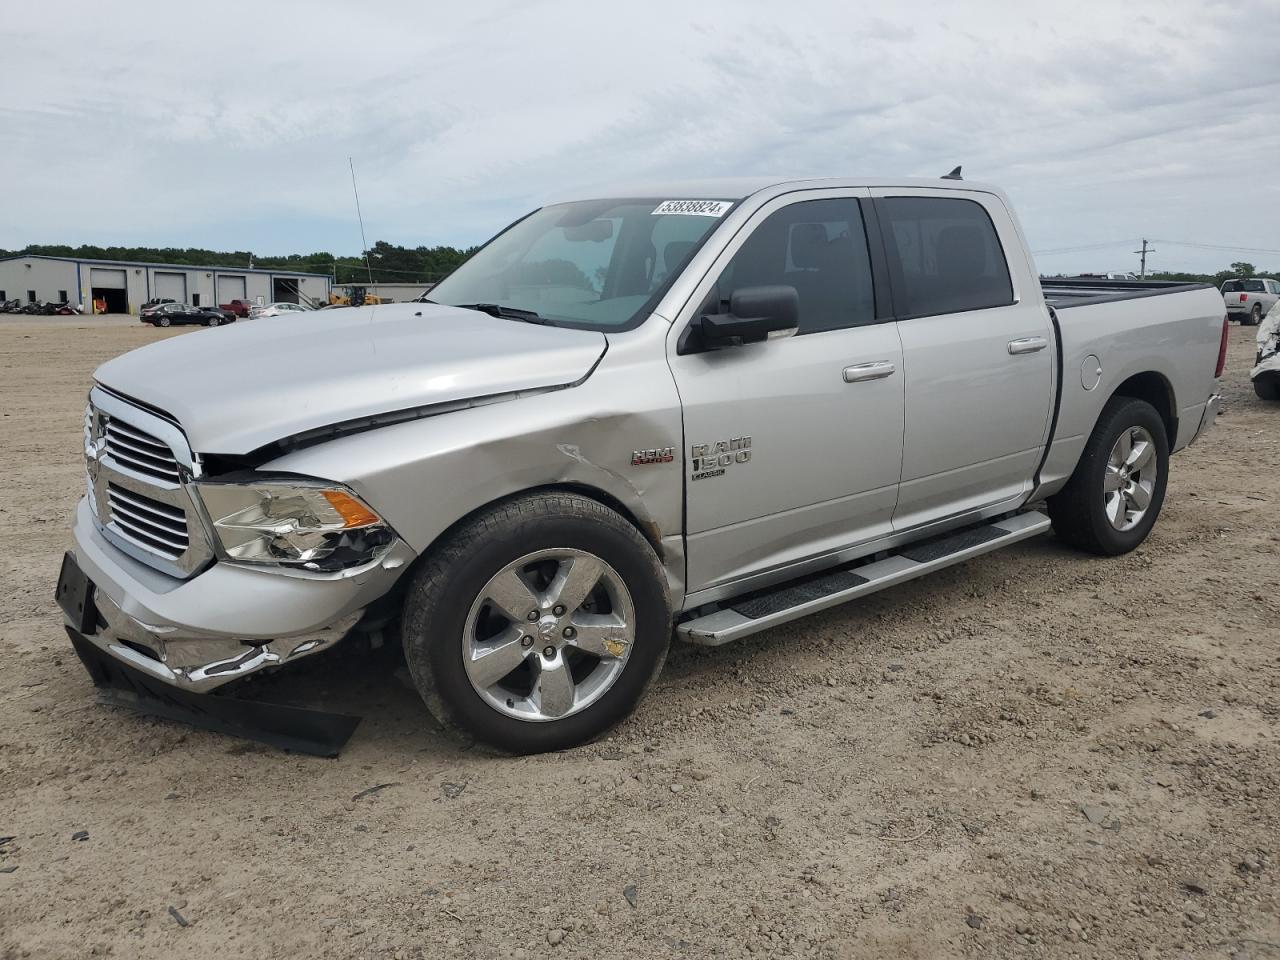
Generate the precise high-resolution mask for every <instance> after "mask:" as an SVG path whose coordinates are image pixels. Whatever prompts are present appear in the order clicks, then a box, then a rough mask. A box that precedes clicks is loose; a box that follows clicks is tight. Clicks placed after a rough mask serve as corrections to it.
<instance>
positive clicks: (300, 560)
mask: <svg viewBox="0 0 1280 960" xmlns="http://www.w3.org/2000/svg"><path fill="white" fill-rule="evenodd" d="M196 486H197V489H198V490H199V492H200V499H201V500H202V501H203V502H204V506H205V510H206V511H207V512H208V514H209V519H210V520H211V521H212V523H213V530H214V533H215V534H216V535H217V538H218V543H219V544H220V545H221V547H222V552H223V553H224V554H225V556H226V558H227V559H228V560H234V561H237V562H240V563H259V564H269V565H273V566H281V567H298V568H302V569H304V570H315V571H320V572H335V571H339V570H346V569H348V568H350V567H358V566H362V565H364V564H366V563H372V562H373V561H375V560H379V559H381V558H382V557H383V556H385V555H386V553H387V551H389V550H390V549H391V544H392V542H393V541H394V540H395V534H394V533H393V532H392V531H391V528H390V527H388V526H387V524H386V522H385V521H384V520H383V519H382V518H381V517H379V516H378V515H377V514H376V513H374V511H373V510H372V509H370V508H369V506H368V505H367V504H365V503H364V501H362V500H361V499H360V498H359V497H357V496H356V495H355V494H354V493H352V492H351V491H350V490H348V489H347V488H346V487H344V486H342V485H341V484H331V483H326V482H324V481H320V480H315V481H308V480H254V481H250V482H245V483H199V484H197V485H196Z"/></svg>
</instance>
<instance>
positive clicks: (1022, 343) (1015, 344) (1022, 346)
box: [1009, 337, 1049, 357]
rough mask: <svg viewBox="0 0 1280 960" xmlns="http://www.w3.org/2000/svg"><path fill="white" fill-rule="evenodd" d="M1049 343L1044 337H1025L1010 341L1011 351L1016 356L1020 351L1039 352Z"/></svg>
mask: <svg viewBox="0 0 1280 960" xmlns="http://www.w3.org/2000/svg"><path fill="white" fill-rule="evenodd" d="M1048 345H1049V341H1048V340H1046V339H1045V338H1044V337H1023V338H1022V339H1021V340H1010V341H1009V352H1010V353H1011V354H1013V355H1014V356H1015V357H1016V356H1017V355H1018V354H1020V353H1039V352H1040V351H1041V350H1043V349H1044V348H1045V347H1047V346H1048Z"/></svg>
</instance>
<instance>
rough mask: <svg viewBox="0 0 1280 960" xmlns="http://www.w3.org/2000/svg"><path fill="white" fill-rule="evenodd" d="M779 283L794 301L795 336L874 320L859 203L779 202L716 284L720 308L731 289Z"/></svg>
mask: <svg viewBox="0 0 1280 960" xmlns="http://www.w3.org/2000/svg"><path fill="white" fill-rule="evenodd" d="M774 285H782V286H788V287H795V289H796V293H797V295H798V297H799V300H800V324H799V330H798V331H797V332H798V333H800V334H805V333H821V332H823V331H826V330H840V329H843V328H845V327H855V326H859V325H862V324H867V323H874V322H875V297H874V292H873V289H872V285H871V258H870V255H869V254H868V251H867V235H866V230H865V228H864V226H863V222H862V211H861V208H860V207H859V206H858V201H857V200H855V199H852V198H848V199H845V198H840V199H831V200H807V201H804V202H802V203H793V204H791V205H790V206H788V207H783V208H782V209H781V210H779V211H778V212H777V213H775V214H773V216H771V217H769V219H767V220H766V221H765V222H764V223H762V224H760V226H759V227H757V228H756V229H755V231H754V232H753V233H752V234H751V236H750V237H748V238H747V241H746V242H745V243H744V244H743V245H742V247H741V248H740V249H739V250H738V252H737V254H736V255H735V256H734V258H733V260H732V261H731V262H730V264H729V265H728V267H726V268H725V270H724V272H723V273H721V274H720V279H719V281H718V283H717V295H718V297H719V301H720V308H719V309H720V312H722V313H727V312H728V310H729V300H730V298H731V297H732V296H733V292H734V290H738V289H741V288H743V287H758V286H774Z"/></svg>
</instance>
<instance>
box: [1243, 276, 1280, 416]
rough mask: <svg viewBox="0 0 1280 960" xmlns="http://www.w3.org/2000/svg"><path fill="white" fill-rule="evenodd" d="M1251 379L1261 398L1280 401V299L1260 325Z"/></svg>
mask: <svg viewBox="0 0 1280 960" xmlns="http://www.w3.org/2000/svg"><path fill="white" fill-rule="evenodd" d="M1249 379H1250V380H1252V381H1253V392H1254V393H1256V394H1257V395H1258V396H1259V397H1260V398H1261V399H1263V400H1270V401H1280V300H1278V301H1276V303H1275V305H1274V306H1272V308H1271V309H1270V310H1269V311H1268V312H1267V316H1266V318H1265V319H1264V320H1263V321H1262V325H1261V326H1260V327H1258V357H1257V359H1256V360H1255V361H1254V368H1253V370H1252V371H1250V373H1249Z"/></svg>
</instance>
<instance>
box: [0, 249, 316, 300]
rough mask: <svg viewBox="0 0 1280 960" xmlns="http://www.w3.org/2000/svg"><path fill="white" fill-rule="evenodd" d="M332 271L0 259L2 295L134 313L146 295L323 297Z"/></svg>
mask: <svg viewBox="0 0 1280 960" xmlns="http://www.w3.org/2000/svg"><path fill="white" fill-rule="evenodd" d="M330 279H331V278H330V277H329V275H328V274H324V273H291V272H289V271H284V270H269V269H264V268H261V267H254V268H244V267H193V266H188V265H186V264H162V263H131V262H127V261H123V260H77V259H73V258H70V257H46V256H39V255H34V254H33V255H22V256H17V257H9V258H6V259H4V260H0V300H6V299H8V300H12V299H18V300H21V301H23V302H24V303H30V302H34V301H40V300H52V301H54V302H56V303H61V302H63V301H64V300H70V301H71V302H72V303H80V304H83V305H84V308H85V312H90V311H91V310H92V309H93V302H94V301H95V300H97V301H99V302H101V303H104V304H105V305H106V312H107V313H137V312H138V308H139V307H141V306H142V304H144V303H146V302H147V301H148V300H153V299H169V300H177V301H178V302H180V303H190V304H191V305H192V306H197V307H207V306H210V305H216V304H219V303H227V302H228V301H230V300H250V301H253V302H255V303H274V302H276V301H281V300H283V301H287V302H289V303H299V302H306V301H308V300H310V301H313V302H319V303H327V302H328V299H329V287H330Z"/></svg>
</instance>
